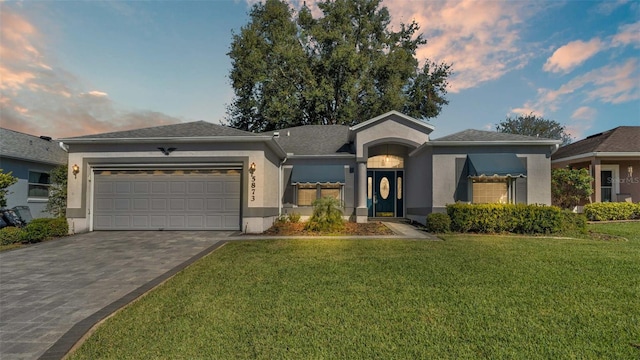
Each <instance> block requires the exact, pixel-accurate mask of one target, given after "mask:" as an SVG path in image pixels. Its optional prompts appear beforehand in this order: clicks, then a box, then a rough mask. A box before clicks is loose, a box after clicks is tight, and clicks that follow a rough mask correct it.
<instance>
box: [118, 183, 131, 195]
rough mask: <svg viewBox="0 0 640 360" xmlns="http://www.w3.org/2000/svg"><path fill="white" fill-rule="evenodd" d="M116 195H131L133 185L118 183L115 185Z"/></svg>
mask: <svg viewBox="0 0 640 360" xmlns="http://www.w3.org/2000/svg"><path fill="white" fill-rule="evenodd" d="M115 193H116V194H130V193H131V183H128V182H126V183H125V182H117V183H115Z"/></svg>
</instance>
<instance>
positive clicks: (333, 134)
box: [62, 111, 560, 233]
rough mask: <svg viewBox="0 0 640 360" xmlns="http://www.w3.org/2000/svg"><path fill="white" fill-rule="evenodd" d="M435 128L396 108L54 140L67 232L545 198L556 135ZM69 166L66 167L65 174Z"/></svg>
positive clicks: (218, 225)
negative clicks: (333, 118) (318, 202)
mask: <svg viewBox="0 0 640 360" xmlns="http://www.w3.org/2000/svg"><path fill="white" fill-rule="evenodd" d="M433 130H434V127H433V126H432V125H430V124H428V123H425V122H423V121H419V120H416V119H414V118H411V117H409V116H406V115H404V114H401V113H399V112H396V111H391V112H388V113H386V114H383V115H381V116H379V117H376V118H373V119H370V120H368V121H365V122H362V123H360V124H358V125H355V126H352V127H348V126H342V125H321V126H318V125H308V126H300V127H294V128H288V129H282V130H279V131H275V132H269V133H262V134H254V133H249V132H245V131H240V130H237V129H232V128H229V127H226V126H222V125H214V124H210V123H207V122H204V121H198V122H192V123H185V124H177V125H167V126H158V127H153V128H147V129H139V130H131V131H123V132H115V133H107V134H98V135H89V136H82V137H75V138H69V139H62V141H63V142H64V143H65V144H67V145H68V146H69V166H70V167H71V166H74V165H77V166H78V170H79V171H78V173H77V174H76V176H73V175H70V177H69V188H68V190H69V191H68V193H69V198H68V202H67V206H68V209H67V217H68V218H69V222H70V226H71V228H72V230H73V231H75V232H81V231H91V230H125V229H166V230H180V229H189V230H193V229H202V230H242V231H245V232H251V233H253V232H261V231H264V230H266V229H267V228H269V227H270V226H271V225H272V224H273V221H274V220H275V219H276V218H277V217H278V216H279V215H280V214H286V213H292V212H295V213H298V214H301V215H303V216H308V215H311V212H312V208H311V203H312V202H313V200H315V199H317V198H319V197H323V196H332V197H335V198H337V199H339V200H340V201H341V202H342V203H343V204H344V214H345V217H350V218H352V219H354V220H356V221H358V222H366V221H367V220H368V219H371V218H374V219H378V218H408V219H412V220H416V221H419V222H422V223H424V221H425V216H426V215H427V214H429V213H431V212H434V211H445V206H446V204H450V203H454V202H456V201H465V202H476V203H486V202H504V203H517V202H519V203H529V204H530V203H538V204H550V202H551V190H550V168H551V165H550V156H551V154H552V153H553V151H555V150H556V149H557V147H558V146H559V144H560V142H559V141H557V140H549V139H538V138H532V137H527V136H519V135H509V134H500V133H495V132H487V131H476V130H468V131H464V132H461V133H458V134H454V135H450V136H447V137H444V138H441V139H437V140H430V139H429V134H430V133H431V132H432V131H433ZM70 174H71V173H70Z"/></svg>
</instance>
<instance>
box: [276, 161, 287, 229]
mask: <svg viewBox="0 0 640 360" xmlns="http://www.w3.org/2000/svg"><path fill="white" fill-rule="evenodd" d="M286 162H287V157H286V156H285V158H284V159H282V161H281V162H280V168H279V169H278V217H280V216H282V185H283V184H282V165H284V163H286Z"/></svg>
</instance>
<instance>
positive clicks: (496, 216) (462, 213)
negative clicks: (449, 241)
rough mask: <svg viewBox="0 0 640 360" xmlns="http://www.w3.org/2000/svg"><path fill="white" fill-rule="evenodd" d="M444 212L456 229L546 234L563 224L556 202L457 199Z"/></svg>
mask: <svg viewBox="0 0 640 360" xmlns="http://www.w3.org/2000/svg"><path fill="white" fill-rule="evenodd" d="M447 214H448V215H449V218H450V219H451V230H453V231H457V232H477V233H501V232H511V233H518V234H549V233H554V232H558V231H560V230H561V225H562V219H561V215H560V214H561V211H560V209H559V208H557V207H555V206H543V205H523V204H518V205H514V204H460V203H458V204H451V205H447Z"/></svg>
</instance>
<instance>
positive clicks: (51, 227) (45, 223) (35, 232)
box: [23, 218, 69, 243]
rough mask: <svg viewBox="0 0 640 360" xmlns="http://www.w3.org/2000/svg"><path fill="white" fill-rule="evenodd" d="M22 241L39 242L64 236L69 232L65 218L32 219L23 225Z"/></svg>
mask: <svg viewBox="0 0 640 360" xmlns="http://www.w3.org/2000/svg"><path fill="white" fill-rule="evenodd" d="M24 233H25V234H24V238H23V241H26V242H29V243H35V242H40V241H42V240H46V239H48V238H51V237H59V236H65V235H67V234H68V233H69V225H68V223H67V219H65V218H55V219H48V218H47V219H33V220H31V222H29V224H27V226H25V227H24Z"/></svg>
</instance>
